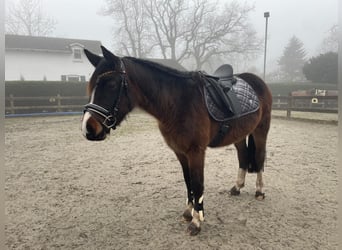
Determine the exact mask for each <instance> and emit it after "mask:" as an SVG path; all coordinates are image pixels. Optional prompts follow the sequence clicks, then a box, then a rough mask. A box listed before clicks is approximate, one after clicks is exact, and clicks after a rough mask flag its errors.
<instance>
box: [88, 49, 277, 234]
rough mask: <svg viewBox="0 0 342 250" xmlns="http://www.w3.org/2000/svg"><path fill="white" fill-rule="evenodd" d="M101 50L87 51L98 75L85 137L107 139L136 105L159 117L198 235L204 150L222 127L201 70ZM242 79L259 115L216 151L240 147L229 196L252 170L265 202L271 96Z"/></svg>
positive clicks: (252, 79) (242, 121) (233, 125)
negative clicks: (207, 97)
mask: <svg viewBox="0 0 342 250" xmlns="http://www.w3.org/2000/svg"><path fill="white" fill-rule="evenodd" d="M101 49H102V53H103V57H102V56H98V55H95V54H93V53H91V52H89V51H88V50H85V54H86V56H87V58H88V60H89V61H90V62H91V64H92V65H93V66H94V67H95V71H94V72H93V74H92V76H91V79H90V81H89V84H88V93H89V95H90V103H89V104H87V105H86V106H85V111H84V115H83V119H82V132H83V135H84V136H85V137H86V138H87V139H88V140H104V139H105V138H106V136H107V135H108V134H109V133H110V131H111V129H115V128H116V126H117V125H119V124H120V123H121V121H122V120H123V119H124V118H125V116H126V115H127V114H128V113H129V112H130V111H132V109H133V108H134V107H140V108H142V109H143V110H145V111H146V112H147V113H149V114H151V115H152V116H154V117H155V118H156V119H157V121H158V125H159V129H160V132H161V133H162V135H163V137H164V139H165V142H166V143H167V145H168V146H169V147H170V148H171V149H172V150H173V151H174V152H175V154H176V156H177V158H178V160H179V162H180V164H181V166H182V169H183V175H184V180H185V184H186V188H187V193H188V197H187V198H188V203H187V207H186V209H185V212H184V213H183V217H184V219H186V220H187V221H189V222H190V224H189V226H188V228H187V230H188V232H189V233H190V235H196V234H197V233H198V232H199V231H200V229H201V227H200V224H201V221H203V220H204V215H203V191H204V183H203V180H204V176H203V170H204V157H205V151H206V148H207V147H208V146H209V145H210V142H211V141H212V139H213V138H214V137H215V136H216V134H217V133H218V131H219V130H220V125H221V124H220V122H217V121H215V120H213V119H212V118H211V117H210V116H209V114H208V111H207V108H206V105H205V100H204V95H203V81H202V80H201V78H200V77H199V72H182V71H178V70H175V69H171V68H169V67H166V66H162V65H160V64H157V63H153V62H150V61H147V60H142V59H137V58H133V57H123V58H121V57H117V56H115V55H114V54H112V53H111V52H110V51H108V50H107V49H106V48H104V47H101ZM237 77H239V78H241V79H243V80H244V81H245V82H247V83H248V84H249V85H250V86H251V87H252V89H253V90H254V91H255V93H256V95H257V99H258V100H259V104H260V105H259V108H258V109H257V110H256V111H254V112H252V113H249V114H247V115H244V116H242V117H239V118H237V119H233V120H231V121H230V122H229V130H228V131H227V132H226V134H225V135H224V137H223V138H222V140H221V141H220V142H219V143H218V144H217V145H216V147H220V146H225V145H229V144H234V145H235V147H236V149H237V153H238V160H239V170H238V177H237V181H236V184H235V185H234V186H233V188H231V190H230V193H231V194H232V195H238V194H239V193H240V189H241V188H242V187H243V186H244V184H245V176H246V173H247V171H249V170H251V169H253V171H251V172H255V173H257V180H256V195H255V196H256V198H257V199H260V200H262V199H264V193H263V192H262V188H263V180H262V172H263V167H264V161H265V152H266V139H267V134H268V130H269V127H270V120H271V106H272V96H271V93H270V91H269V89H268V87H267V86H266V84H265V83H264V82H263V81H262V80H261V79H260V78H259V77H257V76H256V75H253V74H250V73H243V74H239V75H237Z"/></svg>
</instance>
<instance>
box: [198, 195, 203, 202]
mask: <svg viewBox="0 0 342 250" xmlns="http://www.w3.org/2000/svg"><path fill="white" fill-rule="evenodd" d="M198 203H199V204H202V203H203V195H202V196H201V197H200V198H199V199H198Z"/></svg>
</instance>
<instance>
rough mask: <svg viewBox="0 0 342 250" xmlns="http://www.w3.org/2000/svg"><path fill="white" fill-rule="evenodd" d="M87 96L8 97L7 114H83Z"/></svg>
mask: <svg viewBox="0 0 342 250" xmlns="http://www.w3.org/2000/svg"><path fill="white" fill-rule="evenodd" d="M88 100H89V97H87V96H61V95H59V94H58V95H57V96H35V97H16V96H13V95H10V96H8V97H6V100H5V101H6V107H5V112H6V114H25V113H50V112H81V111H82V110H83V106H84V105H85V104H86V103H87V102H88Z"/></svg>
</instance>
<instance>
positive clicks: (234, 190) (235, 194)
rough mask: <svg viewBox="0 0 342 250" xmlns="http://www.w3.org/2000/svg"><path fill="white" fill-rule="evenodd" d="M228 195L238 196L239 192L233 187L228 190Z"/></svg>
mask: <svg viewBox="0 0 342 250" xmlns="http://www.w3.org/2000/svg"><path fill="white" fill-rule="evenodd" d="M230 195H234V196H237V195H240V190H238V189H237V188H236V186H234V187H232V188H231V189H230Z"/></svg>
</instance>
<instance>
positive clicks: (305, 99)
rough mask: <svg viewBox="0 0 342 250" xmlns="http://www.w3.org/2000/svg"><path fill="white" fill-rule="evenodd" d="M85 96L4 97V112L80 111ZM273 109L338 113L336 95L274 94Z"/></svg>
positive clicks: (288, 113) (289, 112)
mask: <svg viewBox="0 0 342 250" xmlns="http://www.w3.org/2000/svg"><path fill="white" fill-rule="evenodd" d="M88 100H89V97H87V96H61V95H57V96H39V97H15V96H13V95H10V96H8V97H6V108H5V110H6V114H7V115H8V114H27V113H51V112H82V110H83V106H84V105H85V104H86V103H87V102H88ZM273 109H274V110H286V111H287V117H290V116H291V112H292V111H301V112H321V113H338V99H337V96H274V97H273Z"/></svg>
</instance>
